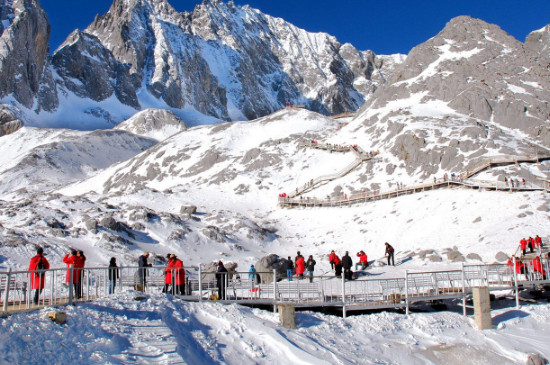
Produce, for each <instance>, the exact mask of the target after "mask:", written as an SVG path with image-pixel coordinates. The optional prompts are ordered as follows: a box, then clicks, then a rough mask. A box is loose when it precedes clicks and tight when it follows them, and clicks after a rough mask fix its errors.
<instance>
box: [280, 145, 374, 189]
mask: <svg viewBox="0 0 550 365" xmlns="http://www.w3.org/2000/svg"><path fill="white" fill-rule="evenodd" d="M299 147H307V148H315V149H320V150H326V151H330V152H331V153H332V152H350V151H351V152H353V153H354V154H355V161H353V162H352V163H351V164H349V165H347V166H346V167H344V168H343V169H342V170H340V171H339V172H337V173H334V174H329V175H323V176H319V177H317V178H316V179H312V180H311V181H309V182H307V183H306V184H305V185H304V187H303V188H296V190H295V192H294V193H291V194H289V196H288V198H290V199H292V198H295V197H297V196H300V195H302V194H304V193H307V192H309V191H312V190H314V189H315V188H317V187H318V186H319V185H321V184H322V183H327V182H329V181H332V180H335V179H338V178H340V177H343V176H345V175H347V174H349V173H350V172H351V171H353V170H354V169H355V168H357V167H358V166H359V165H361V164H362V163H363V161H368V160H370V159H372V158H374V157H375V156H376V155H377V153H375V152H370V153H367V152H365V150H363V149H362V148H361V147H359V146H357V145H350V146H342V145H336V144H330V143H324V144H320V143H317V142H316V141H310V142H308V143H303V144H301V145H300V146H299Z"/></svg>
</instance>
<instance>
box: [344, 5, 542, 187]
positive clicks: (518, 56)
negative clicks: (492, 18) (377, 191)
mask: <svg viewBox="0 0 550 365" xmlns="http://www.w3.org/2000/svg"><path fill="white" fill-rule="evenodd" d="M548 66H549V61H548V58H547V57H544V56H541V55H540V54H539V53H536V52H535V51H533V49H532V48H531V47H526V46H525V45H524V44H522V43H521V42H518V41H517V40H515V39H514V38H512V37H511V36H509V35H508V34H506V33H505V32H504V31H502V30H501V29H500V28H498V27H497V26H495V25H491V24H488V23H485V22H483V21H481V20H478V19H472V18H470V17H465V16H463V17H458V18H455V19H453V20H451V21H450V22H449V23H448V24H447V26H446V27H445V28H444V29H443V30H442V31H441V32H440V33H439V34H438V35H437V36H435V37H433V38H432V39H430V40H428V41H427V42H425V43H423V44H421V45H419V46H417V47H415V48H414V49H413V50H412V51H411V52H410V54H409V55H408V56H407V58H406V60H405V62H404V63H403V64H401V65H400V66H398V67H397V69H396V70H395V71H394V72H393V74H392V75H391V76H390V77H389V78H388V80H387V83H386V84H385V85H383V86H382V87H380V88H379V89H378V90H377V91H376V92H375V94H374V96H373V97H372V98H371V99H370V100H369V101H368V102H367V103H366V104H365V105H364V106H363V107H362V108H361V109H360V111H359V112H358V116H357V118H356V119H355V120H354V122H353V123H350V124H351V125H350V129H352V130H354V131H358V130H363V131H364V132H365V133H366V134H367V136H368V140H369V141H372V147H373V149H382V150H386V151H390V152H391V154H393V155H394V156H397V157H398V159H399V160H400V163H398V164H397V166H401V167H403V168H404V169H406V172H407V173H408V174H409V175H413V174H419V175H420V177H421V178H423V179H425V178H426V177H428V176H431V175H435V174H438V173H442V172H440V170H444V171H453V172H460V171H464V170H465V168H467V167H468V165H471V164H475V159H477V158H478V157H483V156H485V155H486V154H487V153H489V154H494V155H500V154H508V155H516V154H518V155H520V154H529V153H535V151H534V150H533V149H532V148H531V146H529V145H522V146H515V147H511V146H513V144H512V145H510V144H509V141H510V140H511V139H514V138H511V135H510V134H511V133H515V132H512V131H513V130H515V131H517V130H519V131H521V132H523V133H525V134H526V135H528V136H529V138H531V139H532V140H533V141H535V142H539V143H540V142H543V144H544V145H546V146H548V145H550V138H549V135H548V131H549V125H548V117H549V111H550V108H549V104H548V103H549V102H550V91H549V90H550V77H549V76H550V68H548ZM350 132H351V131H350ZM544 153H547V151H544ZM472 160H474V161H472ZM388 162H389V161H388ZM392 163H393V164H395V162H392ZM394 167H395V166H392V167H391V169H393V168H394ZM391 169H390V170H391Z"/></svg>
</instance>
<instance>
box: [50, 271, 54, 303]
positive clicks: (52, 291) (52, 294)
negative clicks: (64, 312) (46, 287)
mask: <svg viewBox="0 0 550 365" xmlns="http://www.w3.org/2000/svg"><path fill="white" fill-rule="evenodd" d="M50 272H51V273H52V283H51V287H52V289H51V293H50V305H54V298H55V296H54V292H55V270H52V271H50Z"/></svg>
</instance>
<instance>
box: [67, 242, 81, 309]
mask: <svg viewBox="0 0 550 365" xmlns="http://www.w3.org/2000/svg"><path fill="white" fill-rule="evenodd" d="M84 260H85V259H84V257H83V255H80V252H78V251H76V250H71V252H70V253H67V254H66V255H65V257H63V262H64V263H66V264H67V266H68V267H69V269H68V270H67V276H66V278H65V280H66V281H67V283H69V284H70V283H71V271H72V284H73V288H74V296H75V298H76V299H80V298H82V285H81V271H82V268H83V267H84ZM71 266H72V270H71Z"/></svg>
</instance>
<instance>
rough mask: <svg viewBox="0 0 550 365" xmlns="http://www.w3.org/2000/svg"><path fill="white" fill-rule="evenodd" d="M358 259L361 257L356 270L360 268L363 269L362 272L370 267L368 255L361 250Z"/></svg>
mask: <svg viewBox="0 0 550 365" xmlns="http://www.w3.org/2000/svg"><path fill="white" fill-rule="evenodd" d="M357 257H359V262H358V263H356V264H355V270H357V267H358V266H360V267H361V270H365V269H366V268H367V267H368V266H369V261H368V258H367V254H366V253H365V251H363V250H361V251H359V252H358V253H357Z"/></svg>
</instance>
